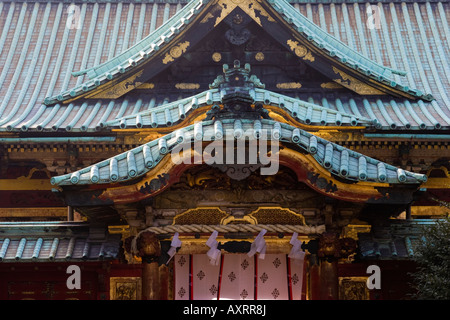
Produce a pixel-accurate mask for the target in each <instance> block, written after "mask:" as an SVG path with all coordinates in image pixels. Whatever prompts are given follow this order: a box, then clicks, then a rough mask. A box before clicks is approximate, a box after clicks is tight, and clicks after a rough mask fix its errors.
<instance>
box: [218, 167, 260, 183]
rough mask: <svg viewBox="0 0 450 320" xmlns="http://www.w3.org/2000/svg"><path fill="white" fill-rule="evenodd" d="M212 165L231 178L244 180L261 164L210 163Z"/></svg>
mask: <svg viewBox="0 0 450 320" xmlns="http://www.w3.org/2000/svg"><path fill="white" fill-rule="evenodd" d="M211 166H212V167H216V168H218V169H219V170H220V171H222V172H225V173H226V175H227V176H229V177H230V178H231V179H233V180H238V181H240V180H244V179H246V178H248V177H249V176H250V175H251V174H252V173H253V172H255V171H256V170H257V169H259V168H260V167H261V166H262V164H212V165H211Z"/></svg>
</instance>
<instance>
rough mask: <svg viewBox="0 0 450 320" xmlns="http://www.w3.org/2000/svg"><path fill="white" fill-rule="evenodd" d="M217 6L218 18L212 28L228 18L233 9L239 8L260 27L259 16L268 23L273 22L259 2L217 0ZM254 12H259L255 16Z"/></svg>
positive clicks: (254, 0)
mask: <svg viewBox="0 0 450 320" xmlns="http://www.w3.org/2000/svg"><path fill="white" fill-rule="evenodd" d="M217 5H218V6H219V9H220V10H221V12H220V16H219V17H217V19H216V23H215V24H214V27H216V26H217V25H218V24H219V23H220V22H221V21H222V20H223V19H225V17H226V16H228V15H229V14H230V13H231V12H232V11H233V10H234V9H235V8H237V7H239V8H241V9H242V10H243V11H244V12H245V13H246V14H248V15H249V16H250V17H251V18H252V19H253V20H254V21H255V22H256V23H257V24H259V25H260V26H262V23H261V19H260V18H259V16H263V17H266V18H267V20H268V21H270V22H275V19H274V18H272V17H271V16H270V15H269V13H268V12H267V11H266V10H265V9H264V8H263V7H262V6H261V0H231V1H230V0H219V1H218V3H217ZM256 11H258V12H259V14H258V15H256Z"/></svg>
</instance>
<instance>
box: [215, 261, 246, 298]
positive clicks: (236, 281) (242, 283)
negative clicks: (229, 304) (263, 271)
mask: <svg viewBox="0 0 450 320" xmlns="http://www.w3.org/2000/svg"><path fill="white" fill-rule="evenodd" d="M222 259H223V262H222V263H223V264H222V277H221V280H220V291H219V300H254V297H255V259H254V257H249V256H248V255H247V254H224V255H222Z"/></svg>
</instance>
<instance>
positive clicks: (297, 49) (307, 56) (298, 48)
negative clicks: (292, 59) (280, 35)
mask: <svg viewBox="0 0 450 320" xmlns="http://www.w3.org/2000/svg"><path fill="white" fill-rule="evenodd" d="M287 45H288V46H289V47H290V48H291V50H292V51H293V52H294V53H295V55H296V56H297V57H300V58H302V59H303V60H307V61H310V62H314V61H315V60H316V58H314V56H313V55H312V53H311V51H309V50H308V49H307V48H306V47H305V46H304V45H301V44H300V43H299V42H298V41H294V40H290V39H289V40H288V41H287Z"/></svg>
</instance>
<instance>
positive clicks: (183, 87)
mask: <svg viewBox="0 0 450 320" xmlns="http://www.w3.org/2000/svg"><path fill="white" fill-rule="evenodd" d="M175 88H177V89H180V90H193V89H199V88H200V84H199V83H176V84H175Z"/></svg>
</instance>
